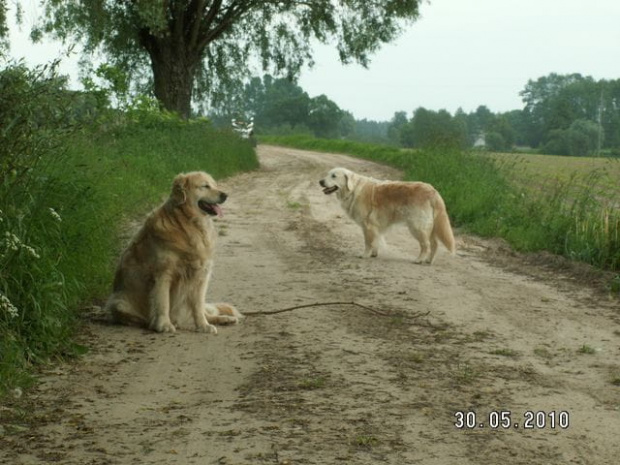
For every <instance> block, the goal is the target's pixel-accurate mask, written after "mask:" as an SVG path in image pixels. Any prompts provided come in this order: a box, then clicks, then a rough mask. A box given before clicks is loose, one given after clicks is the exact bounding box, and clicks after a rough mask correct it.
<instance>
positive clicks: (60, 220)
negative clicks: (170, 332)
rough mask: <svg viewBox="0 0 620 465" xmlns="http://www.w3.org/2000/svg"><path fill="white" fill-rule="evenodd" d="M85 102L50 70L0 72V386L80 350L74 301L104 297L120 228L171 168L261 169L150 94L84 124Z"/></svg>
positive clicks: (161, 189)
mask: <svg viewBox="0 0 620 465" xmlns="http://www.w3.org/2000/svg"><path fill="white" fill-rule="evenodd" d="M87 100H88V99H85V98H84V96H80V95H78V94H76V93H72V92H68V91H66V90H65V89H64V88H63V86H62V81H59V80H58V79H56V78H55V77H54V75H53V72H52V73H50V72H48V71H43V70H37V71H29V70H27V69H26V68H24V67H23V66H21V65H13V66H9V67H7V68H5V69H4V70H2V71H0V177H1V179H2V183H1V184H0V394H1V393H2V392H4V391H6V390H7V389H8V388H9V387H11V386H14V385H16V384H17V385H23V384H24V383H26V382H27V378H28V375H27V374H28V372H29V370H30V368H31V367H32V366H33V365H35V364H40V363H44V362H45V361H46V360H48V359H50V358H53V357H66V356H71V355H75V354H79V353H81V352H83V348H81V347H80V346H78V345H76V344H75V342H74V340H73V334H74V330H75V328H76V325H77V324H78V323H79V315H78V311H77V309H78V308H80V307H81V306H82V305H84V304H88V303H91V302H92V301H93V300H95V301H100V300H103V299H104V298H105V297H106V295H107V293H108V292H109V288H110V283H111V278H112V272H113V267H114V265H115V262H116V260H117V256H118V253H119V251H120V248H121V246H122V242H121V241H119V236H123V235H126V231H125V230H126V229H127V228H128V224H127V223H128V221H129V220H130V219H131V217H133V216H135V215H136V214H138V215H142V214H144V213H145V212H146V211H147V210H149V209H150V208H152V207H154V206H156V205H157V204H158V203H160V201H161V199H162V198H163V197H164V196H165V195H167V193H168V191H169V189H170V185H171V182H172V179H173V177H174V176H175V175H176V174H177V173H178V172H181V171H189V170H206V171H209V172H211V173H212V174H213V175H214V176H215V177H216V178H221V177H223V176H229V175H231V174H234V173H236V172H238V171H240V170H249V169H253V168H255V167H256V166H257V160H256V156H255V154H254V151H253V149H252V147H251V146H250V145H249V144H248V143H247V142H244V141H242V140H240V139H239V138H238V137H237V136H236V135H234V134H232V132H221V131H216V130H215V129H214V128H213V127H212V126H211V124H210V123H209V122H208V121H205V120H189V121H183V120H180V119H179V118H178V117H174V116H172V115H170V114H166V113H159V112H158V111H152V109H151V107H150V106H149V105H150V104H149V102H148V101H147V102H146V103H145V102H143V101H142V100H138V101H137V103H136V104H135V105H134V106H133V107H132V110H131V111H129V112H128V113H127V115H122V114H119V113H118V112H112V114H113V115H115V116H114V118H111V119H110V118H104V119H103V121H102V123H96V122H94V121H93V120H92V119H90V117H89V119H87V120H86V122H87V123H88V124H87V125H80V124H78V122H77V121H78V120H77V119H76V115H80V114H83V113H80V112H76V109H78V108H81V105H82V104H83V102H84V101H87ZM143 103H144V105H142V104H143Z"/></svg>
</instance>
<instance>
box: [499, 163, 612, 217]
mask: <svg viewBox="0 0 620 465" xmlns="http://www.w3.org/2000/svg"><path fill="white" fill-rule="evenodd" d="M491 156H492V157H493V158H494V159H495V160H496V161H498V162H499V163H500V166H505V167H508V168H510V170H511V171H510V173H511V176H512V177H513V178H515V179H516V180H517V181H518V182H519V183H521V184H523V185H526V186H527V185H530V186H535V187H537V186H543V187H544V186H545V185H547V186H548V185H557V184H564V183H569V182H570V183H573V184H574V185H575V188H577V189H583V188H584V187H586V186H587V187H595V189H596V191H597V192H598V194H599V195H601V196H604V197H607V198H608V199H609V200H610V201H611V202H613V203H615V204H616V205H617V204H618V203H619V200H620V159H617V158H596V157H563V156H558V155H535V154H516V153H495V154H492V155H491Z"/></svg>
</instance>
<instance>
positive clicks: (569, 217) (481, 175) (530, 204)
mask: <svg viewBox="0 0 620 465" xmlns="http://www.w3.org/2000/svg"><path fill="white" fill-rule="evenodd" d="M262 141H263V142H267V143H274V144H280V145H288V146H292V147H297V148H304V149H311V150H321V151H330V152H337V153H344V154H349V155H353V156H357V157H360V158H367V159H370V160H374V161H379V162H384V163H387V164H390V165H392V166H395V167H397V168H400V169H402V170H403V171H404V172H405V178H406V179H408V180H420V181H425V182H429V183H431V184H433V185H434V186H435V187H436V188H437V189H438V190H439V191H440V192H441V194H442V196H443V197H444V199H445V201H446V204H447V206H448V210H449V213H450V216H451V218H452V221H453V223H454V224H455V225H456V226H458V227H461V228H462V229H463V230H465V231H468V232H471V233H474V234H478V235H481V236H484V237H502V238H504V239H506V240H507V241H508V242H509V243H510V244H511V245H512V247H514V248H515V249H516V250H519V251H527V252H535V251H542V250H547V251H549V252H552V253H554V254H558V255H563V256H565V257H568V258H570V259H573V260H579V261H583V262H586V263H589V264H591V265H594V266H596V267H599V268H601V269H604V270H611V271H616V272H618V271H620V210H619V209H618V206H619V205H620V198H618V194H617V191H616V190H610V189H606V190H605V184H604V183H603V184H601V183H600V182H599V179H601V178H600V177H599V176H598V175H597V174H592V175H586V177H585V178H582V179H579V180H576V179H575V178H574V177H571V178H568V179H564V180H563V181H559V180H558V181H556V182H554V183H547V184H545V185H543V186H538V188H537V189H528V188H524V187H523V186H522V185H521V184H520V183H517V182H515V179H518V178H520V176H521V175H520V173H518V172H517V169H518V164H517V163H514V162H513V161H511V160H510V159H506V158H504V159H503V160H502V161H498V160H494V159H492V158H490V157H486V156H484V155H479V154H476V153H471V152H463V151H459V150H454V149H434V150H419V151H411V150H399V149H395V148H392V147H384V146H373V145H370V144H359V143H352V142H348V141H340V140H338V141H329V140H313V139H310V138H308V137H305V136H304V137H286V138H268V139H266V140H262ZM575 186H578V188H576V187H575ZM614 289H615V290H616V292H617V286H615V287H614Z"/></svg>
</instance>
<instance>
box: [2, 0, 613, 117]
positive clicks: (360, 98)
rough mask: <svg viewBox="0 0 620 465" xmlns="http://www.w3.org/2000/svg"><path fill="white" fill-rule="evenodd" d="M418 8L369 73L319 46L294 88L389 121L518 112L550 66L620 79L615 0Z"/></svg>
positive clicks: (45, 56) (66, 65) (45, 58)
mask: <svg viewBox="0 0 620 465" xmlns="http://www.w3.org/2000/svg"><path fill="white" fill-rule="evenodd" d="M9 4H10V2H9ZM22 4H23V5H24V6H26V7H27V5H30V4H34V2H33V1H32V0H26V1H23V2H22ZM421 13H422V16H421V18H420V19H419V20H418V21H417V22H415V23H413V24H412V25H411V26H409V27H408V28H407V30H406V31H405V33H404V34H403V35H402V36H401V37H400V38H399V39H398V40H396V41H395V42H393V43H391V44H389V45H386V46H384V47H383V48H382V49H381V50H380V51H379V52H378V53H376V54H375V55H373V56H372V57H371V63H370V66H369V68H368V69H364V68H362V67H361V66H359V65H347V66H344V65H341V64H340V63H339V62H338V59H337V52H336V50H335V48H333V47H329V46H318V47H317V48H316V49H315V50H316V55H315V61H316V65H315V67H314V68H313V69H311V70H304V71H303V73H302V75H301V77H300V80H299V85H300V86H301V87H302V88H303V89H304V90H305V91H306V92H308V94H310V96H311V97H314V96H317V95H320V94H325V95H327V97H329V98H330V99H331V100H333V101H334V102H336V103H337V104H338V105H339V106H340V108H342V109H343V110H347V111H350V112H351V113H353V115H354V116H355V118H357V119H363V118H367V119H374V120H378V121H387V120H390V119H391V118H392V117H393V116H394V113H395V112H397V111H405V112H407V114H408V115H409V116H410V115H411V113H412V112H413V111H414V110H415V109H416V108H418V107H425V108H427V109H429V110H441V109H445V110H448V111H449V112H450V113H454V112H455V111H456V110H457V109H458V108H459V107H461V108H463V110H465V111H466V112H470V111H474V110H475V109H476V108H477V107H478V106H479V105H486V106H487V107H488V108H489V109H490V110H491V111H493V112H504V111H509V110H514V109H520V108H522V107H523V104H522V101H521V98H520V97H519V92H520V91H521V90H523V88H524V87H525V85H526V83H527V81H528V80H529V79H537V78H539V77H541V76H546V75H548V74H549V73H552V72H555V73H560V74H569V73H581V74H582V75H584V76H592V77H593V78H595V79H597V80H598V79H620V0H589V1H587V2H586V1H584V0H475V1H465V0H432V1H431V3H423V4H422V7H421ZM35 17H36V12H32V11H29V12H27V13H26V14H25V18H24V26H23V27H22V29H23V31H22V33H18V31H16V30H15V28H13V29H12V35H11V43H12V49H11V51H12V55H13V56H14V57H17V58H19V57H25V58H26V61H27V63H29V64H43V63H47V62H49V61H50V60H51V59H53V58H57V57H58V56H59V55H60V53H59V51H58V50H59V46H58V45H54V44H46V45H40V44H39V45H34V46H33V45H31V44H29V42H28V40H27V33H28V32H29V30H30V26H31V24H32V22H33V21H34V18H35ZM9 21H10V22H12V21H13V17H12V16H9ZM76 63H77V57H74V58H73V59H65V60H63V65H62V66H61V68H60V72H61V73H64V74H70V75H72V76H75V79H73V82H74V84H75V85H74V87H76V88H77V87H79V86H78V85H77V76H76V75H77V72H76Z"/></svg>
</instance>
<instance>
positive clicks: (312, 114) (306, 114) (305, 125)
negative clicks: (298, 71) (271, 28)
mask: <svg viewBox="0 0 620 465" xmlns="http://www.w3.org/2000/svg"><path fill="white" fill-rule="evenodd" d="M210 116H211V118H213V119H214V120H215V121H216V122H218V123H219V124H223V125H226V124H228V123H229V122H230V120H231V119H232V118H236V119H249V118H254V120H255V122H256V126H255V127H256V131H257V132H258V133H263V134H278V135H288V134H299V133H306V134H313V135H315V136H316V137H321V138H329V139H334V138H341V137H348V136H350V135H352V134H353V132H354V130H355V119H354V118H353V115H352V114H351V113H349V112H347V111H344V110H342V109H340V107H339V106H338V105H337V104H336V103H335V102H333V101H331V100H330V99H329V98H327V96H325V95H319V96H317V97H310V96H309V95H308V93H307V92H305V91H304V90H303V89H302V88H301V87H300V86H299V85H298V84H297V83H296V81H295V80H292V79H287V78H278V79H276V78H273V77H272V76H271V75H268V74H267V75H265V76H263V77H262V78H259V77H254V78H252V79H251V80H250V82H249V83H248V84H246V85H245V87H244V89H243V92H242V94H241V95H240V97H239V98H238V99H237V101H236V102H234V103H231V105H230V108H229V109H228V110H227V111H226V112H224V113H222V112H220V113H217V114H214V115H210Z"/></svg>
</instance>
